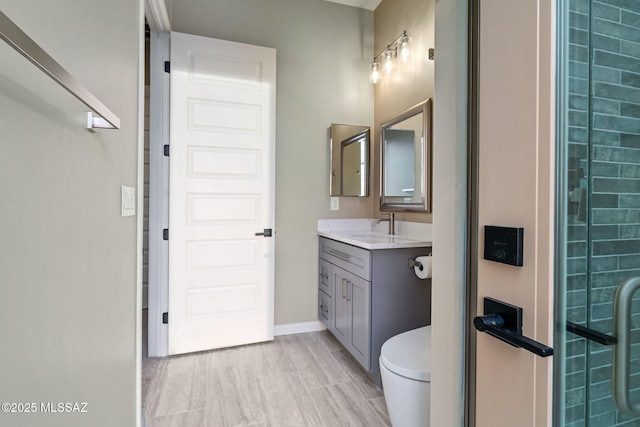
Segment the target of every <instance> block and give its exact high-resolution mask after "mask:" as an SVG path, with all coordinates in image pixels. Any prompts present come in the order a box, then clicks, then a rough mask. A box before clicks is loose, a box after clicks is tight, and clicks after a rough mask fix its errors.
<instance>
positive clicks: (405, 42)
mask: <svg viewBox="0 0 640 427" xmlns="http://www.w3.org/2000/svg"><path fill="white" fill-rule="evenodd" d="M410 53H411V51H410V50H409V36H404V37H402V38H401V39H400V59H401V60H402V62H407V60H408V59H409V54H410Z"/></svg>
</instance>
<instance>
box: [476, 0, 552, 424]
mask: <svg viewBox="0 0 640 427" xmlns="http://www.w3.org/2000/svg"><path fill="white" fill-rule="evenodd" d="M555 2H556V0H544V1H541V3H542V4H541V5H540V4H539V10H538V14H539V16H540V17H541V21H540V22H541V24H540V23H539V24H538V25H539V27H538V30H539V33H538V40H537V41H538V45H539V48H540V50H541V51H545V52H551V53H550V54H549V55H546V56H541V57H540V58H539V61H538V64H537V67H538V80H537V83H538V85H539V86H538V88H537V95H538V107H537V108H538V109H537V112H538V114H539V123H538V125H537V126H538V128H537V130H538V134H539V135H541V138H543V139H544V136H545V135H546V136H549V137H550V139H549V144H548V145H545V144H544V143H543V144H541V145H540V154H539V156H540V157H539V158H541V159H545V158H548V159H551V160H550V162H549V163H548V164H545V163H543V162H540V165H541V166H540V167H539V168H538V170H537V173H540V171H541V170H542V172H543V173H542V174H540V177H539V178H536V181H537V183H538V185H539V186H540V188H542V189H543V190H542V193H544V191H545V189H547V190H549V191H551V192H553V194H549V198H548V199H547V198H546V197H544V194H543V197H542V198H541V200H542V201H541V207H542V209H541V211H540V218H541V219H540V220H539V222H538V223H536V224H537V225H540V227H539V228H540V232H541V233H545V231H547V232H548V233H547V234H544V237H545V238H543V239H541V242H540V243H539V246H540V248H538V249H536V252H535V256H536V258H537V259H539V260H540V266H539V267H538V268H539V269H540V272H541V274H540V277H541V282H543V281H544V279H545V278H549V279H551V280H550V283H549V287H548V288H546V287H544V286H542V285H538V286H539V287H538V289H539V292H538V294H537V295H536V298H535V301H534V306H535V307H536V308H541V307H547V309H548V313H547V314H544V313H543V314H542V315H540V314H536V315H535V322H534V323H535V325H534V328H535V330H536V334H539V335H540V336H541V337H542V341H543V342H546V343H547V344H548V345H555V342H554V335H555V332H556V331H555V327H554V320H555V319H554V314H555V312H554V306H555V304H554V300H553V298H554V292H553V285H554V281H553V279H554V278H555V274H556V271H555V268H556V265H555V264H557V263H556V262H555V260H556V256H557V253H555V252H554V250H552V248H553V247H554V243H555V239H556V236H557V227H558V224H557V222H555V221H554V219H555V217H556V215H557V209H558V205H557V193H556V192H555V189H556V188H557V185H558V184H557V183H556V182H555V181H554V180H555V178H556V176H555V175H556V173H555V172H556V162H557V159H555V158H554V155H555V151H554V150H555V148H556V144H557V138H554V136H555V134H556V129H557V123H555V122H554V119H555V114H554V113H555V108H556V99H555V98H554V96H555V93H556V91H557V88H556V78H555V70H556V63H555V61H556V59H555V52H556V51H555V49H554V48H555V46H556V43H557V40H556V39H555V28H556V17H557V15H556V3H555ZM482 3H483V2H482V0H469V1H468V11H469V20H468V42H469V51H468V61H469V63H468V72H469V78H468V163H467V172H468V181H467V184H468V188H467V196H468V205H467V215H468V217H467V226H468V230H467V259H466V266H467V269H468V270H467V276H466V278H467V283H466V304H467V306H466V307H465V316H466V319H465V346H466V348H465V378H464V386H465V406H464V410H465V426H475V425H476V407H477V396H478V394H477V386H478V384H477V381H476V372H477V335H476V334H477V333H476V330H475V327H474V326H473V319H474V317H475V316H476V315H477V312H478V295H479V291H478V268H479V259H480V258H479V256H480V251H481V248H480V246H479V244H480V243H481V241H480V234H481V233H480V223H479V217H480V215H479V209H478V208H479V204H478V195H479V158H480V150H481V148H482V147H481V144H482V142H481V141H479V136H480V117H479V105H480V103H479V83H480V73H481V71H480V57H481V56H482V52H480V37H481V34H480V28H481V25H482V24H481V22H480V19H481V16H480V15H481V14H480V9H481V7H482ZM544 48H546V50H545V49H544ZM546 107H549V110H546V109H545V108H546ZM545 165H546V167H547V169H548V172H549V174H548V175H546V174H545V173H544V172H545ZM542 193H541V194H542ZM549 207H551V209H549V210H548V212H547V210H545V208H549ZM537 236H541V234H540V233H538V234H537ZM545 245H547V246H546V247H545ZM545 248H546V249H549V251H546V252H545V250H544V249H545ZM556 249H557V247H556ZM547 252H549V253H553V255H551V256H548V257H547V258H546V259H544V256H543V255H545V254H546V253H547ZM498 297H499V295H498ZM538 313H539V311H538ZM545 337H547V338H548V339H545ZM554 356H555V355H554ZM553 359H554V360H555V359H556V357H553ZM535 360H536V362H535V366H536V370H539V371H540V372H543V373H544V375H539V376H538V377H537V378H536V379H535V381H534V384H533V385H532V387H533V388H534V396H535V399H534V402H535V403H534V407H533V408H534V409H533V411H534V416H535V417H536V418H535V420H536V422H539V423H541V424H540V425H549V426H550V425H551V423H552V419H553V414H552V412H553V406H554V402H553V397H554V396H553V379H554V378H553V371H554V367H553V364H554V363H551V365H552V366H551V367H550V368H547V367H546V366H545V365H544V359H540V360H538V359H535Z"/></svg>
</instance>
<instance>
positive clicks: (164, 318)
mask: <svg viewBox="0 0 640 427" xmlns="http://www.w3.org/2000/svg"><path fill="white" fill-rule="evenodd" d="M162 323H163V324H164V325H166V324H168V323H169V313H168V312H165V313H162Z"/></svg>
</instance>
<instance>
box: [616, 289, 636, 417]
mask: <svg viewBox="0 0 640 427" xmlns="http://www.w3.org/2000/svg"><path fill="white" fill-rule="evenodd" d="M638 289H640V277H634V278H632V279H628V280H626V281H624V282H623V283H622V284H621V285H620V286H618V289H616V295H615V297H614V300H613V322H614V331H615V336H616V339H617V340H618V342H617V344H616V345H615V346H614V347H613V382H612V383H613V400H614V402H615V403H616V405H617V406H618V408H619V409H620V410H621V411H623V412H626V413H627V414H629V415H633V416H634V417H637V416H640V401H635V402H632V401H631V399H630V396H629V394H630V392H631V390H630V388H631V384H630V383H631V372H630V360H629V359H630V349H631V304H632V297H633V294H634V293H635V292H636V291H637V290H638Z"/></svg>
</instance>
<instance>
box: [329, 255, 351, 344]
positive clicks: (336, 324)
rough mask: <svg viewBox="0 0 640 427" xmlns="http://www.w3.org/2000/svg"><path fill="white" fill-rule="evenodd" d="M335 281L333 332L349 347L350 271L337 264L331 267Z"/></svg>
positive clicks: (333, 281)
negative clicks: (348, 294)
mask: <svg viewBox="0 0 640 427" xmlns="http://www.w3.org/2000/svg"><path fill="white" fill-rule="evenodd" d="M331 273H332V280H331V282H332V283H333V298H332V300H333V316H334V319H333V332H334V335H335V336H336V338H338V339H339V340H340V341H341V342H342V344H343V345H344V346H346V347H347V348H348V347H349V342H350V339H349V338H348V337H349V331H350V329H351V328H350V325H349V312H350V310H349V304H350V301H347V291H348V289H347V288H348V284H349V273H347V272H346V271H345V270H343V269H341V268H340V267H336V266H335V265H333V266H332V268H331Z"/></svg>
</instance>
